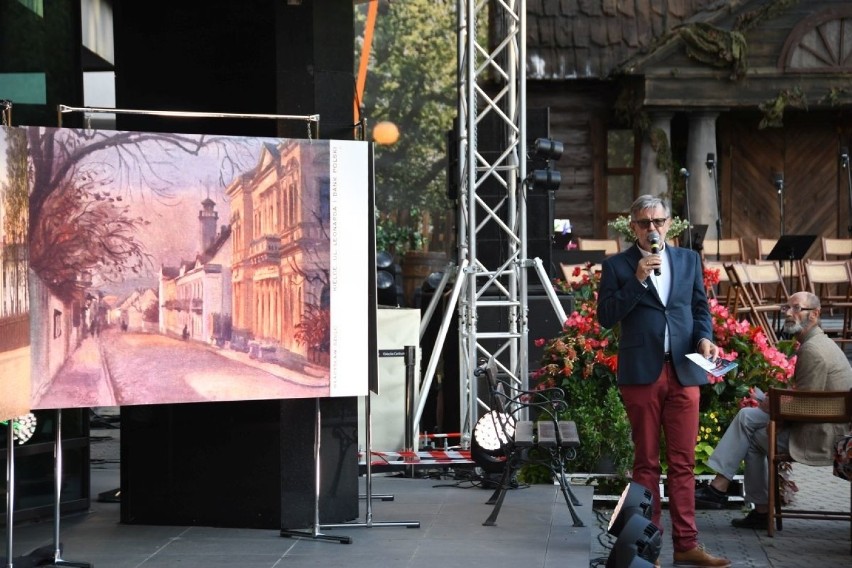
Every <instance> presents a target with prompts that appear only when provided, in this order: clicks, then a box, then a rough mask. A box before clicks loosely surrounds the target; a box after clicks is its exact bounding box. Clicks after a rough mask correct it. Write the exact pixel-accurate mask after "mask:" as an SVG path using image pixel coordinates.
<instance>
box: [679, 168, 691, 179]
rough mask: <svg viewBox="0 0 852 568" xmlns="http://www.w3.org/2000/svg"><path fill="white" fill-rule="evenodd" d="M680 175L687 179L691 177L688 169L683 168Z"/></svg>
mask: <svg viewBox="0 0 852 568" xmlns="http://www.w3.org/2000/svg"><path fill="white" fill-rule="evenodd" d="M680 175H682V176H683V177H685V178H688V177H689V170H688V169H686V168H681V169H680Z"/></svg>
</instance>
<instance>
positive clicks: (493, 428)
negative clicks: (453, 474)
mask: <svg viewBox="0 0 852 568" xmlns="http://www.w3.org/2000/svg"><path fill="white" fill-rule="evenodd" d="M514 434H515V419H514V418H513V417H512V416H510V415H508V414H506V413H505V412H499V411H497V410H492V411H491V412H488V413H487V414H484V415H483V416H482V418H480V419H479V420H478V421H477V422H476V425H475V426H474V427H473V439H472V440H471V443H470V456H471V458H472V459H473V461H474V463H476V465H478V466H479V467H481V468H482V469H483V470H484V471H485V472H486V473H499V472H501V471H502V470H503V468H504V467H505V465H506V454H505V452H504V451H503V448H504V447H505V446H506V444H508V443H509V438H511V437H512V436H514Z"/></svg>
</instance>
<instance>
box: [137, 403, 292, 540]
mask: <svg viewBox="0 0 852 568" xmlns="http://www.w3.org/2000/svg"><path fill="white" fill-rule="evenodd" d="M280 408H281V403H280V402H278V401H261V402H239V403H205V404H180V405H178V404H170V405H150V406H126V407H124V408H122V410H121V521H122V522H123V523H141V524H152V525H205V526H221V527H250V528H267V529H275V528H278V527H279V521H280V513H281V511H280V502H279V499H278V495H279V493H280V489H279V478H280V474H281V472H280V463H279V460H278V459H277V458H276V456H278V455H279V451H280V450H279V448H280V435H281V434H280V430H281V428H280V424H279V421H280Z"/></svg>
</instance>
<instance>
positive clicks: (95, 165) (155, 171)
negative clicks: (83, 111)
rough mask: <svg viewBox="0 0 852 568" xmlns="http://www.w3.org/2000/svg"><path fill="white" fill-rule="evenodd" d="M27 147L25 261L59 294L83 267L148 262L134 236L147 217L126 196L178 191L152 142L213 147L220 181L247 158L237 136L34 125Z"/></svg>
mask: <svg viewBox="0 0 852 568" xmlns="http://www.w3.org/2000/svg"><path fill="white" fill-rule="evenodd" d="M28 148H29V156H30V172H29V175H30V179H31V187H32V191H31V193H30V199H29V214H30V226H29V227H30V228H29V231H30V243H31V245H30V265H31V266H32V268H33V270H34V271H35V272H36V273H37V274H39V276H40V277H41V278H42V280H43V281H44V282H45V283H46V284H47V285H48V286H50V287H51V289H53V290H54V292H55V293H57V295H58V296H59V297H61V298H64V299H68V298H70V297H71V294H73V291H74V288H75V286H76V282H77V280H78V279H79V278H80V276H81V275H83V274H85V273H93V272H94V271H97V273H98V274H99V275H100V276H101V278H103V279H104V280H105V281H116V280H118V279H121V278H123V277H124V276H126V275H128V274H139V273H140V272H141V271H142V270H143V268H144V267H145V265H146V263H147V262H148V258H147V255H146V253H145V251H144V249H143V247H142V246H141V245H140V243H139V242H138V240H137V239H136V238H135V237H134V232H135V231H136V230H137V229H138V228H139V227H141V226H142V225H144V224H146V223H147V221H146V220H144V219H142V218H141V217H138V216H137V217H134V216H132V215H130V214H129V208H128V207H127V206H126V205H125V204H124V203H123V200H124V199H126V198H127V197H130V194H131V193H132V192H134V191H149V192H150V194H151V195H152V196H153V198H155V199H160V200H163V201H164V202H168V201H169V200H171V199H173V198H174V197H175V195H174V191H173V190H174V187H173V181H172V180H171V179H170V175H171V174H173V173H174V172H173V168H174V167H176V166H175V165H174V164H173V163H163V162H162V161H158V160H160V159H161V158H158V159H154V158H151V157H150V156H151V155H153V152H151V149H152V148H156V149H157V150H158V152H157V153H156V155H157V156H163V155H168V156H179V155H181V154H183V155H196V156H197V155H199V153H200V152H201V151H202V150H203V149H205V148H213V149H215V151H216V152H217V155H218V156H219V157H220V160H219V164H220V171H219V175H220V178H221V179H222V180H227V179H230V177H232V176H233V175H234V174H235V172H236V171H237V168H238V167H240V166H241V164H242V163H243V160H247V159H249V158H250V152H249V151H248V149H247V148H246V147H244V146H243V145H242V143H241V142H240V141H239V139H236V138H227V137H208V136H196V135H183V134H172V133H157V132H114V131H97V130H75V129H44V128H31V129H29V130H28ZM107 186H110V187H111V188H113V189H112V190H111V191H107V190H106V187H107Z"/></svg>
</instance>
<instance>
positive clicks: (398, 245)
mask: <svg viewBox="0 0 852 568" xmlns="http://www.w3.org/2000/svg"><path fill="white" fill-rule="evenodd" d="M413 212H414V213H416V210H415V211H413ZM413 217H414V218H415V219H419V217H418V216H417V215H414V216H413ZM426 243H427V239H426V237H425V236H424V235H423V233H422V232H421V231H420V227H419V226H412V225H411V224H410V223H409V224H405V225H403V224H400V223H398V222H397V221H396V220H395V219H394V218H393V217H391V216H389V215H387V214H383V213H379V212H378V211H376V250H377V251H386V252H389V253H390V254H392V255H395V256H396V257H397V258H401V257H402V256H403V255H404V254H405V253H406V252H408V251H410V250H423V249H424V248H425V247H426Z"/></svg>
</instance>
